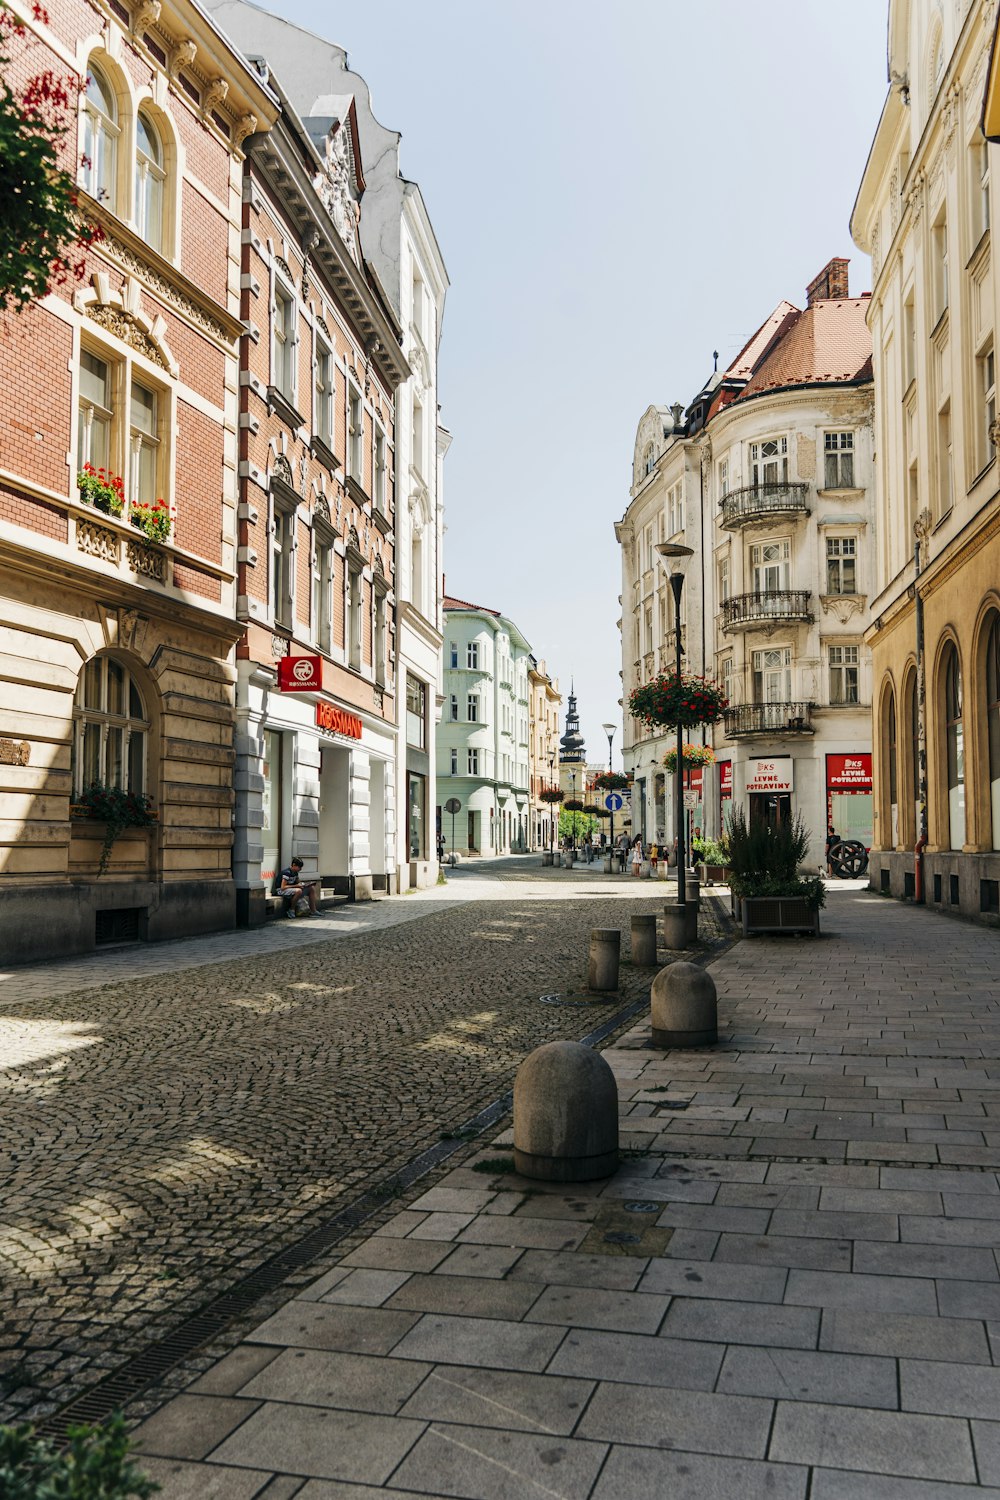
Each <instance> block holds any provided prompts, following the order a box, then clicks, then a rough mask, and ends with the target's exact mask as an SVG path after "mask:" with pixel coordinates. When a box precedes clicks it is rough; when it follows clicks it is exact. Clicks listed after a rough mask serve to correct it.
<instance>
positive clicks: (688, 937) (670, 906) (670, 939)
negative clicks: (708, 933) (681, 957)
mask: <svg viewBox="0 0 1000 1500" xmlns="http://www.w3.org/2000/svg"><path fill="white" fill-rule="evenodd" d="M697 941H698V908H697V907H696V906H691V905H687V906H680V905H679V904H678V903H677V902H676V901H668V902H666V904H665V905H664V908H663V946H664V947H665V948H670V949H672V951H673V952H675V953H677V952H679V951H680V950H681V949H683V948H690V947H691V944H692V943H696V942H697Z"/></svg>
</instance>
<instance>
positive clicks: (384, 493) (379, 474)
mask: <svg viewBox="0 0 1000 1500" xmlns="http://www.w3.org/2000/svg"><path fill="white" fill-rule="evenodd" d="M387 454H388V442H387V439H386V435H385V430H384V428H382V427H380V426H379V424H378V422H376V423H375V459H374V467H373V474H374V480H373V483H372V499H373V501H374V503H375V509H376V510H378V511H380V512H381V513H382V515H386V514H387V512H388V508H389V467H388V458H387Z"/></svg>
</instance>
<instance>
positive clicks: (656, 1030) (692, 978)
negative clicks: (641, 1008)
mask: <svg viewBox="0 0 1000 1500" xmlns="http://www.w3.org/2000/svg"><path fill="white" fill-rule="evenodd" d="M650 1007H651V1010H652V1020H653V1046H654V1047H710V1046H711V1045H712V1044H713V1043H714V1042H717V1041H718V1040H719V1011H718V1004H717V997H716V991H715V980H714V979H713V978H712V976H711V974H709V973H707V972H706V971H705V970H704V969H701V968H699V967H698V965H697V964H686V963H681V962H678V963H674V964H670V965H669V966H668V967H667V968H666V969H661V970H660V972H659V974H657V976H656V978H655V979H654V980H653V987H652V989H651V991H650Z"/></svg>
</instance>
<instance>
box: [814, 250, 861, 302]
mask: <svg viewBox="0 0 1000 1500" xmlns="http://www.w3.org/2000/svg"><path fill="white" fill-rule="evenodd" d="M849 265H850V261H847V260H842V259H841V258H840V257H839V256H834V258H833V260H831V261H828V262H827V264H826V265H825V266H824V267H823V269H822V271H820V273H819V275H818V276H817V277H815V278H814V279H813V280H812V281H810V283H809V285H808V286H807V287H806V298H807V301H806V306H807V307H812V305H813V303H814V302H835V301H837V300H838V299H839V298H841V297H849V296H850V292H849V291H848V290H847V267H848V266H849Z"/></svg>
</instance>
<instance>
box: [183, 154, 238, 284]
mask: <svg viewBox="0 0 1000 1500" xmlns="http://www.w3.org/2000/svg"><path fill="white" fill-rule="evenodd" d="M182 215H183V216H182V234H181V239H182V255H181V259H182V263H183V266H184V272H185V274H186V275H187V276H190V278H191V280H192V281H194V282H196V283H197V284H198V286H199V287H201V289H202V291H205V292H208V294H209V296H211V297H214V298H215V300H216V301H217V302H224V301H225V298H226V275H227V270H228V265H229V261H228V247H229V235H228V229H227V225H226V220H225V219H224V218H223V217H222V215H221V214H220V213H218V212H217V211H216V209H214V208H213V207H212V205H211V204H210V203H207V202H206V201H205V199H204V198H203V197H202V195H201V194H200V193H199V192H198V191H197V189H196V188H193V187H192V186H191V184H190V183H189V182H185V184H184V202H183V210H182Z"/></svg>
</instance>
